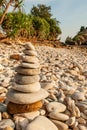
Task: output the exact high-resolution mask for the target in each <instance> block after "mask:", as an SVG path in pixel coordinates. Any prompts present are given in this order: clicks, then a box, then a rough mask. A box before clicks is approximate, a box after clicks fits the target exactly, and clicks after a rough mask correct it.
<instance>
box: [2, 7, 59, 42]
mask: <svg viewBox="0 0 87 130" xmlns="http://www.w3.org/2000/svg"><path fill="white" fill-rule="evenodd" d="M38 10H40V11H39V14H38ZM50 11H51V8H50V6H48V7H46V6H45V5H38V7H35V6H34V7H33V8H32V9H31V12H32V13H31V14H26V13H22V12H20V11H18V12H12V13H8V14H7V15H6V17H5V19H4V21H3V23H2V27H3V29H4V30H5V31H6V33H7V35H8V36H10V37H25V38H29V39H31V38H33V37H35V38H36V39H38V40H56V39H57V38H58V35H59V34H61V29H60V27H59V21H57V20H56V19H53V18H51V13H50Z"/></svg>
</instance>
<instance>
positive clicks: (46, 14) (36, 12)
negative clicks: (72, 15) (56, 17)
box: [31, 4, 52, 20]
mask: <svg viewBox="0 0 87 130" xmlns="http://www.w3.org/2000/svg"><path fill="white" fill-rule="evenodd" d="M31 14H32V15H33V16H38V17H40V18H44V19H46V20H47V19H48V18H51V16H52V14H51V7H50V6H46V5H44V4H38V5H37V6H33V8H32V9H31Z"/></svg>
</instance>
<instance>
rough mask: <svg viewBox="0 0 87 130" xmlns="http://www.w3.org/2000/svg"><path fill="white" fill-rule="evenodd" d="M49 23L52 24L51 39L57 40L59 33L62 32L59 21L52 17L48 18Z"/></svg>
mask: <svg viewBox="0 0 87 130" xmlns="http://www.w3.org/2000/svg"><path fill="white" fill-rule="evenodd" d="M48 23H49V25H50V35H49V36H50V37H49V39H52V40H53V39H54V40H56V39H57V38H58V35H59V34H61V29H60V27H59V21H57V20H56V19H52V18H50V19H49V20H48Z"/></svg>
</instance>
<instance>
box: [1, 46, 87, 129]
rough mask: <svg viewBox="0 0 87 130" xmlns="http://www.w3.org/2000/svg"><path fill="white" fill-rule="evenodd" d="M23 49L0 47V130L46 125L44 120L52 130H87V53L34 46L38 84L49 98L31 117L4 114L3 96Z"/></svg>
mask: <svg viewBox="0 0 87 130" xmlns="http://www.w3.org/2000/svg"><path fill="white" fill-rule="evenodd" d="M23 49H24V47H23V45H14V44H13V45H11V46H10V45H5V44H1V45H0V102H1V103H0V120H1V121H0V130H13V129H15V130H24V129H25V127H26V126H27V125H28V124H29V122H34V123H37V122H39V124H40V121H44V122H45V121H46V120H45V118H44V117H47V118H48V119H49V120H50V121H51V122H53V124H55V127H53V130H87V49H80V48H77V47H74V48H73V49H70V48H56V49H55V48H51V47H47V46H37V47H36V50H37V52H38V58H39V61H40V67H41V74H40V82H41V85H42V87H43V88H44V89H45V90H47V91H48V92H49V97H48V98H47V99H45V100H44V107H43V108H42V109H41V110H40V111H38V112H34V113H31V115H30V113H26V114H15V115H10V114H9V113H8V112H7V110H6V104H7V103H8V101H7V100H6V93H7V91H8V89H9V88H10V87H11V85H12V82H13V80H14V74H15V73H16V72H15V67H16V66H18V64H19V63H20V57H21V55H22V50H23ZM13 54H15V55H13ZM36 117H37V118H36ZM34 118H35V119H36V120H35V121H33V120H34ZM46 123H50V122H49V121H48V122H47V121H46ZM41 124H42V127H43V125H45V124H43V123H42V122H41ZM34 125H35V124H34ZM50 125H51V124H50ZM6 127H7V128H6ZM50 127H51V126H50ZM26 130H33V129H32V128H29V129H28V128H27V129H26ZM38 130H39V128H38ZM40 130H43V128H42V129H40ZM44 130H45V126H44Z"/></svg>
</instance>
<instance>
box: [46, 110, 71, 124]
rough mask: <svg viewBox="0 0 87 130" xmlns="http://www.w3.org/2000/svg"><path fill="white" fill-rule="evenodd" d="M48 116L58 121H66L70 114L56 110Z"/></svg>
mask: <svg viewBox="0 0 87 130" xmlns="http://www.w3.org/2000/svg"><path fill="white" fill-rule="evenodd" d="M48 116H49V117H50V118H52V119H55V120H58V121H66V120H68V119H69V116H68V115H66V114H63V113H58V112H57V111H56V110H55V111H53V112H51V113H50V114H49V115H48Z"/></svg>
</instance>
